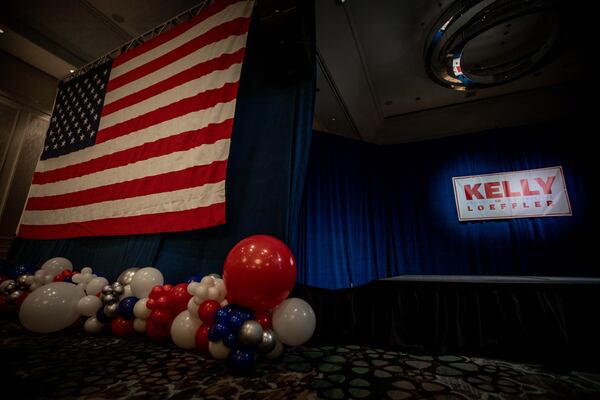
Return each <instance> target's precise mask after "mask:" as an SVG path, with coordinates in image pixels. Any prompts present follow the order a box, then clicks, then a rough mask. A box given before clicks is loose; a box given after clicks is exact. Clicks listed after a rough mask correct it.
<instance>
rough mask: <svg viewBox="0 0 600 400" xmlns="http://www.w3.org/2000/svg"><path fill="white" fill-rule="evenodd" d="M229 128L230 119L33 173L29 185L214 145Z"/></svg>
mask: <svg viewBox="0 0 600 400" xmlns="http://www.w3.org/2000/svg"><path fill="white" fill-rule="evenodd" d="M232 128H233V118H231V119H228V120H225V121H223V122H221V123H220V124H210V125H208V126H207V127H205V128H202V129H198V130H196V131H189V132H183V133H180V134H177V135H173V136H169V137H166V138H163V139H159V140H156V141H154V142H150V143H144V144H142V145H140V146H136V147H132V148H129V149H126V150H122V151H119V152H116V153H112V154H108V155H105V156H102V157H98V158H94V159H92V160H89V161H85V162H82V163H78V164H73V165H69V166H67V167H63V168H58V169H55V170H51V171H46V172H36V173H35V174H34V175H33V182H32V183H33V184H34V185H44V184H48V183H52V182H59V181H63V180H66V179H71V178H76V177H80V176H84V175H89V174H93V173H95V172H98V171H104V170H107V169H110V168H116V167H120V166H123V165H129V164H133V163H136V162H138V161H143V160H148V159H150V158H153V157H159V156H163V155H166V154H171V153H173V152H176V151H185V150H189V149H192V148H194V147H198V146H200V145H203V144H211V143H215V142H216V141H218V140H221V139H228V138H230V137H231V130H232Z"/></svg>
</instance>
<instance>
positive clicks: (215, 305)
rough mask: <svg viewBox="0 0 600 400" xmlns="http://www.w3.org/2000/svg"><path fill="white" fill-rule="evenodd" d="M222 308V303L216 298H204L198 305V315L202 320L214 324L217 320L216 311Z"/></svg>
mask: <svg viewBox="0 0 600 400" xmlns="http://www.w3.org/2000/svg"><path fill="white" fill-rule="evenodd" d="M219 308H221V304H220V303H219V302H218V301H216V300H204V301H203V302H202V304H200V307H198V316H199V317H200V320H202V322H206V323H207V324H212V323H213V322H214V321H215V313H216V312H217V310H218V309H219Z"/></svg>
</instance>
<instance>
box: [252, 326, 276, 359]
mask: <svg viewBox="0 0 600 400" xmlns="http://www.w3.org/2000/svg"><path fill="white" fill-rule="evenodd" d="M276 345H277V336H276V335H275V332H273V331H272V330H270V329H265V330H263V333H262V339H261V341H260V343H258V346H256V350H257V351H258V352H259V353H261V354H268V353H270V352H271V351H273V349H274V348H275V346H276Z"/></svg>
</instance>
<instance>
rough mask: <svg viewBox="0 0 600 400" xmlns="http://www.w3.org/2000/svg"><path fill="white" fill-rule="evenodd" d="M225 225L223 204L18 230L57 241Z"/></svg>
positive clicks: (27, 226) (39, 237) (21, 234)
mask: <svg viewBox="0 0 600 400" xmlns="http://www.w3.org/2000/svg"><path fill="white" fill-rule="evenodd" d="M223 223H225V203H217V204H213V205H210V206H208V207H198V208H195V209H191V210H182V211H174V212H165V213H160V214H148V215H139V216H133V217H120V218H107V219H103V220H97V221H86V222H77V223H70V224H59V225H27V224H22V225H21V226H20V228H19V236H20V237H23V238H32V239H60V238H72V237H81V236H106V235H114V234H115V232H119V234H122V235H133V234H145V233H156V232H178V231H185V230H191V229H200V228H205V227H209V226H214V225H219V224H223Z"/></svg>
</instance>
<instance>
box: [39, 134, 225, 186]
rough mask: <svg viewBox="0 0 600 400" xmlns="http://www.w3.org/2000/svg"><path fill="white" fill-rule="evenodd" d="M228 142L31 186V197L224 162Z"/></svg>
mask: <svg viewBox="0 0 600 400" xmlns="http://www.w3.org/2000/svg"><path fill="white" fill-rule="evenodd" d="M229 141H230V139H224V140H219V141H218V142H215V143H213V144H205V145H202V146H198V147H194V148H193V149H190V150H186V151H178V152H175V153H171V154H167V155H165V156H160V157H155V158H151V159H149V160H143V161H139V162H137V163H134V164H131V165H124V166H122V167H116V168H112V169H109V170H104V171H99V172H96V173H93V174H89V175H86V176H81V177H76V178H71V179H66V180H64V181H60V182H54V183H51V184H48V185H32V186H31V190H30V194H29V196H30V197H42V196H55V195H59V194H66V193H73V192H77V191H80V190H86V189H91V188H95V187H99V186H108V185H111V184H114V183H119V182H125V181H130V180H133V179H138V178H143V177H146V176H152V175H160V174H164V173H166V172H169V171H174V170H175V171H180V170H182V169H186V168H190V167H193V166H196V165H208V164H210V163H212V162H214V161H220V160H225V159H227V156H228V154H229Z"/></svg>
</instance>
